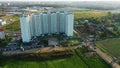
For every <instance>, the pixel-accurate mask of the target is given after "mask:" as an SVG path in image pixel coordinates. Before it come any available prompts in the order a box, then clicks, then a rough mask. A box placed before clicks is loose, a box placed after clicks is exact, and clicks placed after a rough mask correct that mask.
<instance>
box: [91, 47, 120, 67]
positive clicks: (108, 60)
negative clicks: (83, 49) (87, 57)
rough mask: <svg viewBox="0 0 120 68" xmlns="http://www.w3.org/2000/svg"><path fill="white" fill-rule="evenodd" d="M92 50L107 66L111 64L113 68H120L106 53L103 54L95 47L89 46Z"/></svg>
mask: <svg viewBox="0 0 120 68" xmlns="http://www.w3.org/2000/svg"><path fill="white" fill-rule="evenodd" d="M89 47H90V48H91V49H92V50H94V51H96V53H97V54H98V55H99V56H100V57H101V58H103V59H104V60H105V61H106V62H108V63H109V64H111V66H112V67H113V68H120V65H119V64H118V63H116V62H114V59H113V58H112V57H111V56H109V55H107V54H106V53H104V52H103V51H101V50H100V49H99V48H97V47H95V46H92V45H90V46H89Z"/></svg>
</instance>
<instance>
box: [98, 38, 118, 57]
mask: <svg viewBox="0 0 120 68" xmlns="http://www.w3.org/2000/svg"><path fill="white" fill-rule="evenodd" d="M99 43H100V44H102V45H103V46H104V47H105V48H106V49H107V50H109V52H110V53H112V54H113V55H114V56H118V57H119V56H120V38H114V39H107V40H103V41H99Z"/></svg>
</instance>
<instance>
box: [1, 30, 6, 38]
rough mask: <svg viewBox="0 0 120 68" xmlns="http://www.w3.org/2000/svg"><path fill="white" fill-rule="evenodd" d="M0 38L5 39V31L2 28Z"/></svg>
mask: <svg viewBox="0 0 120 68" xmlns="http://www.w3.org/2000/svg"><path fill="white" fill-rule="evenodd" d="M0 39H5V32H4V30H3V29H0Z"/></svg>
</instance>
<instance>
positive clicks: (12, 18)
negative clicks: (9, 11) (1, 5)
mask: <svg viewBox="0 0 120 68" xmlns="http://www.w3.org/2000/svg"><path fill="white" fill-rule="evenodd" d="M19 17H20V15H5V16H2V17H1V18H2V19H4V20H7V21H9V22H11V23H10V24H8V25H4V26H2V28H3V29H4V30H5V31H13V30H14V31H18V30H20V21H19Z"/></svg>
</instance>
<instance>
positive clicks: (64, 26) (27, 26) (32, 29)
mask: <svg viewBox="0 0 120 68" xmlns="http://www.w3.org/2000/svg"><path fill="white" fill-rule="evenodd" d="M20 24H21V33H22V41H23V42H30V40H31V38H32V37H34V36H41V35H44V34H56V33H57V34H58V33H65V34H66V35H67V36H73V25H74V15H73V14H71V13H68V12H43V13H37V14H30V15H23V16H21V17H20Z"/></svg>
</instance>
